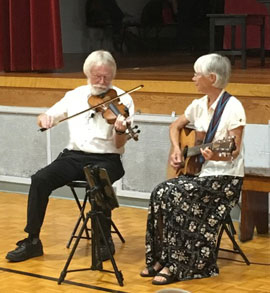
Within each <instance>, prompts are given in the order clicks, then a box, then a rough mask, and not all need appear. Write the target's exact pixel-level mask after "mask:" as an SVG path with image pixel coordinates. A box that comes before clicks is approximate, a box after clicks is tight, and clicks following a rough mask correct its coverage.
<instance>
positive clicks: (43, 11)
mask: <svg viewBox="0 0 270 293" xmlns="http://www.w3.org/2000/svg"><path fill="white" fill-rule="evenodd" d="M0 26H1V27H0V70H2V71H3V70H4V71H42V70H53V69H58V68H61V67H62V66H63V54H62V40H61V25H60V8H59V0H19V1H18V0H0Z"/></svg>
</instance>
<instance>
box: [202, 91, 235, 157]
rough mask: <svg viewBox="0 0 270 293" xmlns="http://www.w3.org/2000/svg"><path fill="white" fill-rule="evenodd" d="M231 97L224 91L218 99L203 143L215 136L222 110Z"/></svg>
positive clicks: (208, 141) (210, 140)
mask: <svg viewBox="0 0 270 293" xmlns="http://www.w3.org/2000/svg"><path fill="white" fill-rule="evenodd" d="M231 96H232V95H231V94H229V93H228V92H226V91H225V92H224V93H223V95H222V97H221V98H220V99H219V101H218V104H217V106H216V109H215V112H214V115H213V117H212V119H211V121H210V124H209V126H208V129H207V132H206V135H205V138H204V141H203V143H210V142H212V140H213V138H214V136H215V134H216V131H217V128H218V125H219V122H220V119H221V115H222V113H223V110H224V108H225V106H226V104H227V102H228V101H229V99H230V97H231ZM200 162H201V163H203V162H204V157H203V156H202V155H200Z"/></svg>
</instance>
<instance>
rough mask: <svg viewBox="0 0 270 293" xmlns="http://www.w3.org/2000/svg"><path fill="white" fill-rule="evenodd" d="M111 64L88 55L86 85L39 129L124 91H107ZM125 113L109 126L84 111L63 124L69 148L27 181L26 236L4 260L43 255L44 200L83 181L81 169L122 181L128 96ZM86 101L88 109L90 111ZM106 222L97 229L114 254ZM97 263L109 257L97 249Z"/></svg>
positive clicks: (104, 55)
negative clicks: (93, 99)
mask: <svg viewBox="0 0 270 293" xmlns="http://www.w3.org/2000/svg"><path fill="white" fill-rule="evenodd" d="M116 68H117V67H116V62H115V60H114V58H113V57H112V55H111V54H110V53H109V52H107V51H103V50H99V51H94V52H92V53H91V54H90V55H89V56H88V57H87V58H86V60H85V62H84V65H83V72H84V74H85V75H86V77H87V83H88V84H87V85H83V86H80V87H78V88H75V89H74V90H71V91H68V92H67V93H66V94H65V96H64V97H63V98H62V99H61V100H60V101H59V102H57V103H56V104H55V105H54V106H52V107H51V108H50V109H49V110H48V111H46V112H45V113H43V114H40V115H39V116H38V121H37V123H38V125H39V126H40V127H41V128H45V129H49V128H51V127H53V126H56V125H57V124H58V123H59V121H61V120H62V119H64V118H66V117H69V116H72V115H74V114H76V113H79V112H81V111H83V110H85V109H87V108H89V106H90V108H91V99H89V98H90V97H91V96H99V95H101V94H103V93H106V92H107V91H108V90H110V89H114V90H115V91H116V93H117V95H121V94H123V93H124V91H123V90H121V89H119V88H117V87H115V86H112V81H113V79H114V77H115V75H116ZM119 100H120V103H122V104H124V105H125V106H126V108H127V109H128V112H129V117H128V118H125V117H124V116H123V115H118V116H116V117H115V122H114V123H113V124H109V123H107V121H106V119H104V117H103V112H102V111H95V110H89V111H86V112H84V113H82V114H81V115H78V116H76V117H73V118H72V119H68V121H67V122H68V128H69V143H68V145H67V147H66V148H65V149H64V150H63V152H61V153H60V154H59V156H58V157H57V158H56V160H55V161H53V162H52V163H51V164H49V165H48V166H46V167H45V168H42V169H41V170H39V171H38V172H37V173H36V174H34V175H33V176H32V177H31V186H30V190H29V197H28V208H27V224H26V227H25V229H24V230H25V232H26V233H28V237H27V238H25V239H24V240H21V241H19V242H18V243H17V247H16V249H15V250H13V251H10V252H8V254H7V256H6V258H7V259H8V260H9V261H12V262H18V261H24V260H27V259H29V258H32V257H36V256H40V255H43V247H42V243H41V240H40V237H39V235H40V230H41V226H42V224H43V221H44V217H45V212H46V208H47V204H48V199H49V196H50V194H51V193H52V191H53V190H55V189H57V188H59V187H61V186H64V185H66V184H67V183H69V182H71V181H74V180H85V174H84V171H83V168H84V167H85V166H87V165H97V166H99V167H101V168H105V169H106V170H107V173H108V176H109V178H110V181H111V183H113V182H115V181H117V180H118V179H120V178H121V177H122V176H123V175H124V169H123V165H122V162H121V154H123V152H124V145H125V143H126V142H127V139H128V135H126V130H127V123H130V122H127V119H130V118H132V116H133V114H134V104H133V100H132V98H131V96H130V95H129V94H125V95H123V96H121V97H120V98H119ZM89 101H90V105H89ZM104 214H105V216H106V218H107V220H106V221H105V220H104V222H103V223H102V225H103V230H104V234H105V237H106V238H107V240H108V243H109V245H110V248H111V252H112V253H114V250H115V249H114V244H113V241H112V238H111V220H110V216H111V211H110V210H107V211H104ZM100 252H101V259H102V260H103V261H104V260H106V259H109V252H108V251H107V249H106V246H105V244H104V243H101V249H100Z"/></svg>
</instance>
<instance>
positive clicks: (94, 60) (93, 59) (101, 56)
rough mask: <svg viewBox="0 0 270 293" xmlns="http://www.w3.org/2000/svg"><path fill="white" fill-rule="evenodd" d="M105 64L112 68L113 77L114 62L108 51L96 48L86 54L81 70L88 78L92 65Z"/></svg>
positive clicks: (114, 70)
mask: <svg viewBox="0 0 270 293" xmlns="http://www.w3.org/2000/svg"><path fill="white" fill-rule="evenodd" d="M100 65H107V66H110V67H111V68H112V72H113V78H114V77H115V74H116V69H117V66H116V62H115V60H114V58H113V56H112V55H111V53H110V52H108V51H105V50H97V51H94V52H92V53H91V54H89V55H88V57H87V58H86V59H85V61H84V64H83V72H84V74H85V75H86V76H87V77H88V78H89V77H90V73H91V68H92V67H93V66H100Z"/></svg>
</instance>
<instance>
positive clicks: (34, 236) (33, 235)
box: [28, 234, 39, 244]
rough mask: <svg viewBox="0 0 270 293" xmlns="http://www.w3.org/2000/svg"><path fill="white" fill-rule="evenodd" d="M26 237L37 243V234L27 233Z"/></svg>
mask: <svg viewBox="0 0 270 293" xmlns="http://www.w3.org/2000/svg"><path fill="white" fill-rule="evenodd" d="M28 238H29V239H30V240H31V241H32V243H33V244H37V243H38V241H39V234H29V236H28Z"/></svg>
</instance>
